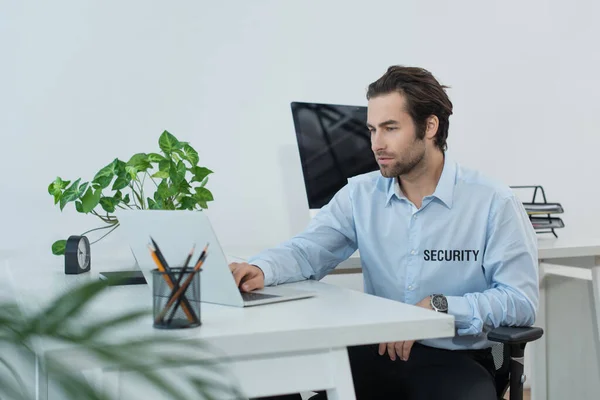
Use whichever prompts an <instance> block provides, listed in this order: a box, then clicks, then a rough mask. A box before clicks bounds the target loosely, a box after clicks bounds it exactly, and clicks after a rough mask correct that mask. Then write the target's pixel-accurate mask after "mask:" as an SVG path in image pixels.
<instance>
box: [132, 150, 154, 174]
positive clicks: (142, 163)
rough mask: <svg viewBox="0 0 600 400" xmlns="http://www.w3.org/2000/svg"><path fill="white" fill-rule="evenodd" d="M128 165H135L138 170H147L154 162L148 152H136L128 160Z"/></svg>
mask: <svg viewBox="0 0 600 400" xmlns="http://www.w3.org/2000/svg"><path fill="white" fill-rule="evenodd" d="M127 165H128V166H131V167H134V168H135V170H136V171H138V172H145V171H147V170H148V169H150V168H152V164H150V161H148V155H147V154H146V153H137V154H134V155H133V156H132V157H131V158H130V159H129V161H127Z"/></svg>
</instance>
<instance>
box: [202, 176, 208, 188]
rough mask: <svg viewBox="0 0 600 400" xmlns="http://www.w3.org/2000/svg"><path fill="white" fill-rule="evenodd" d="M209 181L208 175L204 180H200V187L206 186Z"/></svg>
mask: <svg viewBox="0 0 600 400" xmlns="http://www.w3.org/2000/svg"><path fill="white" fill-rule="evenodd" d="M207 183H208V176H207V177H206V178H204V179H202V182H200V187H204V186H206V184H207Z"/></svg>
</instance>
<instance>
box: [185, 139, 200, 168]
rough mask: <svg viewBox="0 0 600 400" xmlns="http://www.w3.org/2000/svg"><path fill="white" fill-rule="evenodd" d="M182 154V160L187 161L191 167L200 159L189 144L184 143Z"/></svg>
mask: <svg viewBox="0 0 600 400" xmlns="http://www.w3.org/2000/svg"><path fill="white" fill-rule="evenodd" d="M183 152H184V155H183V159H184V160H186V161H188V162H189V163H190V164H191V165H192V167H193V166H195V165H196V164H198V161H200V158H199V157H198V152H197V151H196V150H194V148H193V147H192V146H190V145H189V144H187V143H186V144H184V145H183Z"/></svg>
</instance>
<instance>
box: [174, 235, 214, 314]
mask: <svg viewBox="0 0 600 400" xmlns="http://www.w3.org/2000/svg"><path fill="white" fill-rule="evenodd" d="M195 248H196V246H195V245H194V247H193V248H192V251H191V252H190V254H189V256H188V258H187V260H186V261H185V264H184V265H183V269H182V270H181V274H179V278H178V279H177V285H179V284H180V283H181V279H182V278H183V275H184V274H185V273H186V271H187V266H188V263H189V262H190V259H191V258H192V254H193V253H194V249H195ZM207 250H208V244H207V245H206V246H204V250H202V253H200V257H198V259H200V258H202V257H204V255H205V254H206V251H207ZM174 294H175V291H173V292H172V293H171V297H172V296H173V295H174ZM169 300H170V298H169ZM180 304H181V296H180V297H179V299H177V303H175V307H173V310H172V311H171V315H170V316H169V319H168V321H167V322H171V320H172V319H173V316H174V315H175V311H177V308H178V307H179V305H180Z"/></svg>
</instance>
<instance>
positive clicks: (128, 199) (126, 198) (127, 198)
mask: <svg viewBox="0 0 600 400" xmlns="http://www.w3.org/2000/svg"><path fill="white" fill-rule="evenodd" d="M130 201H131V199H130V198H129V193H127V194H126V195H125V197H123V203H125V204H129V202H130Z"/></svg>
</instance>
